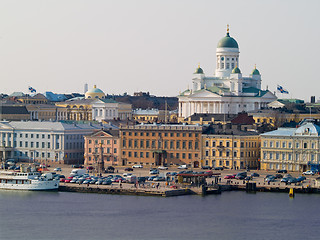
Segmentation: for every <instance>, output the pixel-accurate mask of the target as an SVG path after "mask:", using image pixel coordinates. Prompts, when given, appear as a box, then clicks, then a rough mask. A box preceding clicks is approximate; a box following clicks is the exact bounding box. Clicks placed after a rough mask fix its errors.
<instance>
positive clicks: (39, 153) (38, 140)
mask: <svg viewBox="0 0 320 240" xmlns="http://www.w3.org/2000/svg"><path fill="white" fill-rule="evenodd" d="M103 127H104V128H108V129H109V128H111V126H109V125H107V126H103V125H100V124H78V123H72V124H68V123H62V122H37V121H29V122H23V121H20V122H19V121H12V122H0V160H5V159H8V158H14V159H17V160H19V161H21V160H22V161H23V160H24V161H33V160H35V161H39V162H47V161H54V162H64V163H72V162H74V163H76V162H82V161H83V158H84V157H83V154H84V136H85V135H88V134H92V133H93V131H96V130H99V129H101V128H103Z"/></svg>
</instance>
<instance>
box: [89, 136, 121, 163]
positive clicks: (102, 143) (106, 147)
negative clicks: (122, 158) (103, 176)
mask: <svg viewBox="0 0 320 240" xmlns="http://www.w3.org/2000/svg"><path fill="white" fill-rule="evenodd" d="M84 142H85V143H84V165H85V166H93V167H97V164H98V162H100V161H101V159H102V160H103V162H104V166H110V165H118V162H119V155H120V149H119V148H120V140H119V130H99V131H96V132H94V133H93V134H91V135H88V136H85V137H84Z"/></svg>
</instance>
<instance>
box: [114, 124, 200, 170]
mask: <svg viewBox="0 0 320 240" xmlns="http://www.w3.org/2000/svg"><path fill="white" fill-rule="evenodd" d="M201 133H202V127H201V126H198V125H166V124H162V125H161V124H141V125H135V126H121V127H120V139H121V156H120V157H121V164H122V165H131V164H143V165H146V166H160V165H174V164H177V165H179V164H190V165H192V166H193V167H198V166H199V163H200V157H201V156H200V154H201Z"/></svg>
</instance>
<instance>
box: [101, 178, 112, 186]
mask: <svg viewBox="0 0 320 240" xmlns="http://www.w3.org/2000/svg"><path fill="white" fill-rule="evenodd" d="M111 184H112V181H111V180H110V179H104V180H103V181H102V185H111Z"/></svg>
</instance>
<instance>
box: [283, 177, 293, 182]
mask: <svg viewBox="0 0 320 240" xmlns="http://www.w3.org/2000/svg"><path fill="white" fill-rule="evenodd" d="M290 178H291V177H284V178H282V179H281V180H280V182H284V183H288V181H289V179H290Z"/></svg>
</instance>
